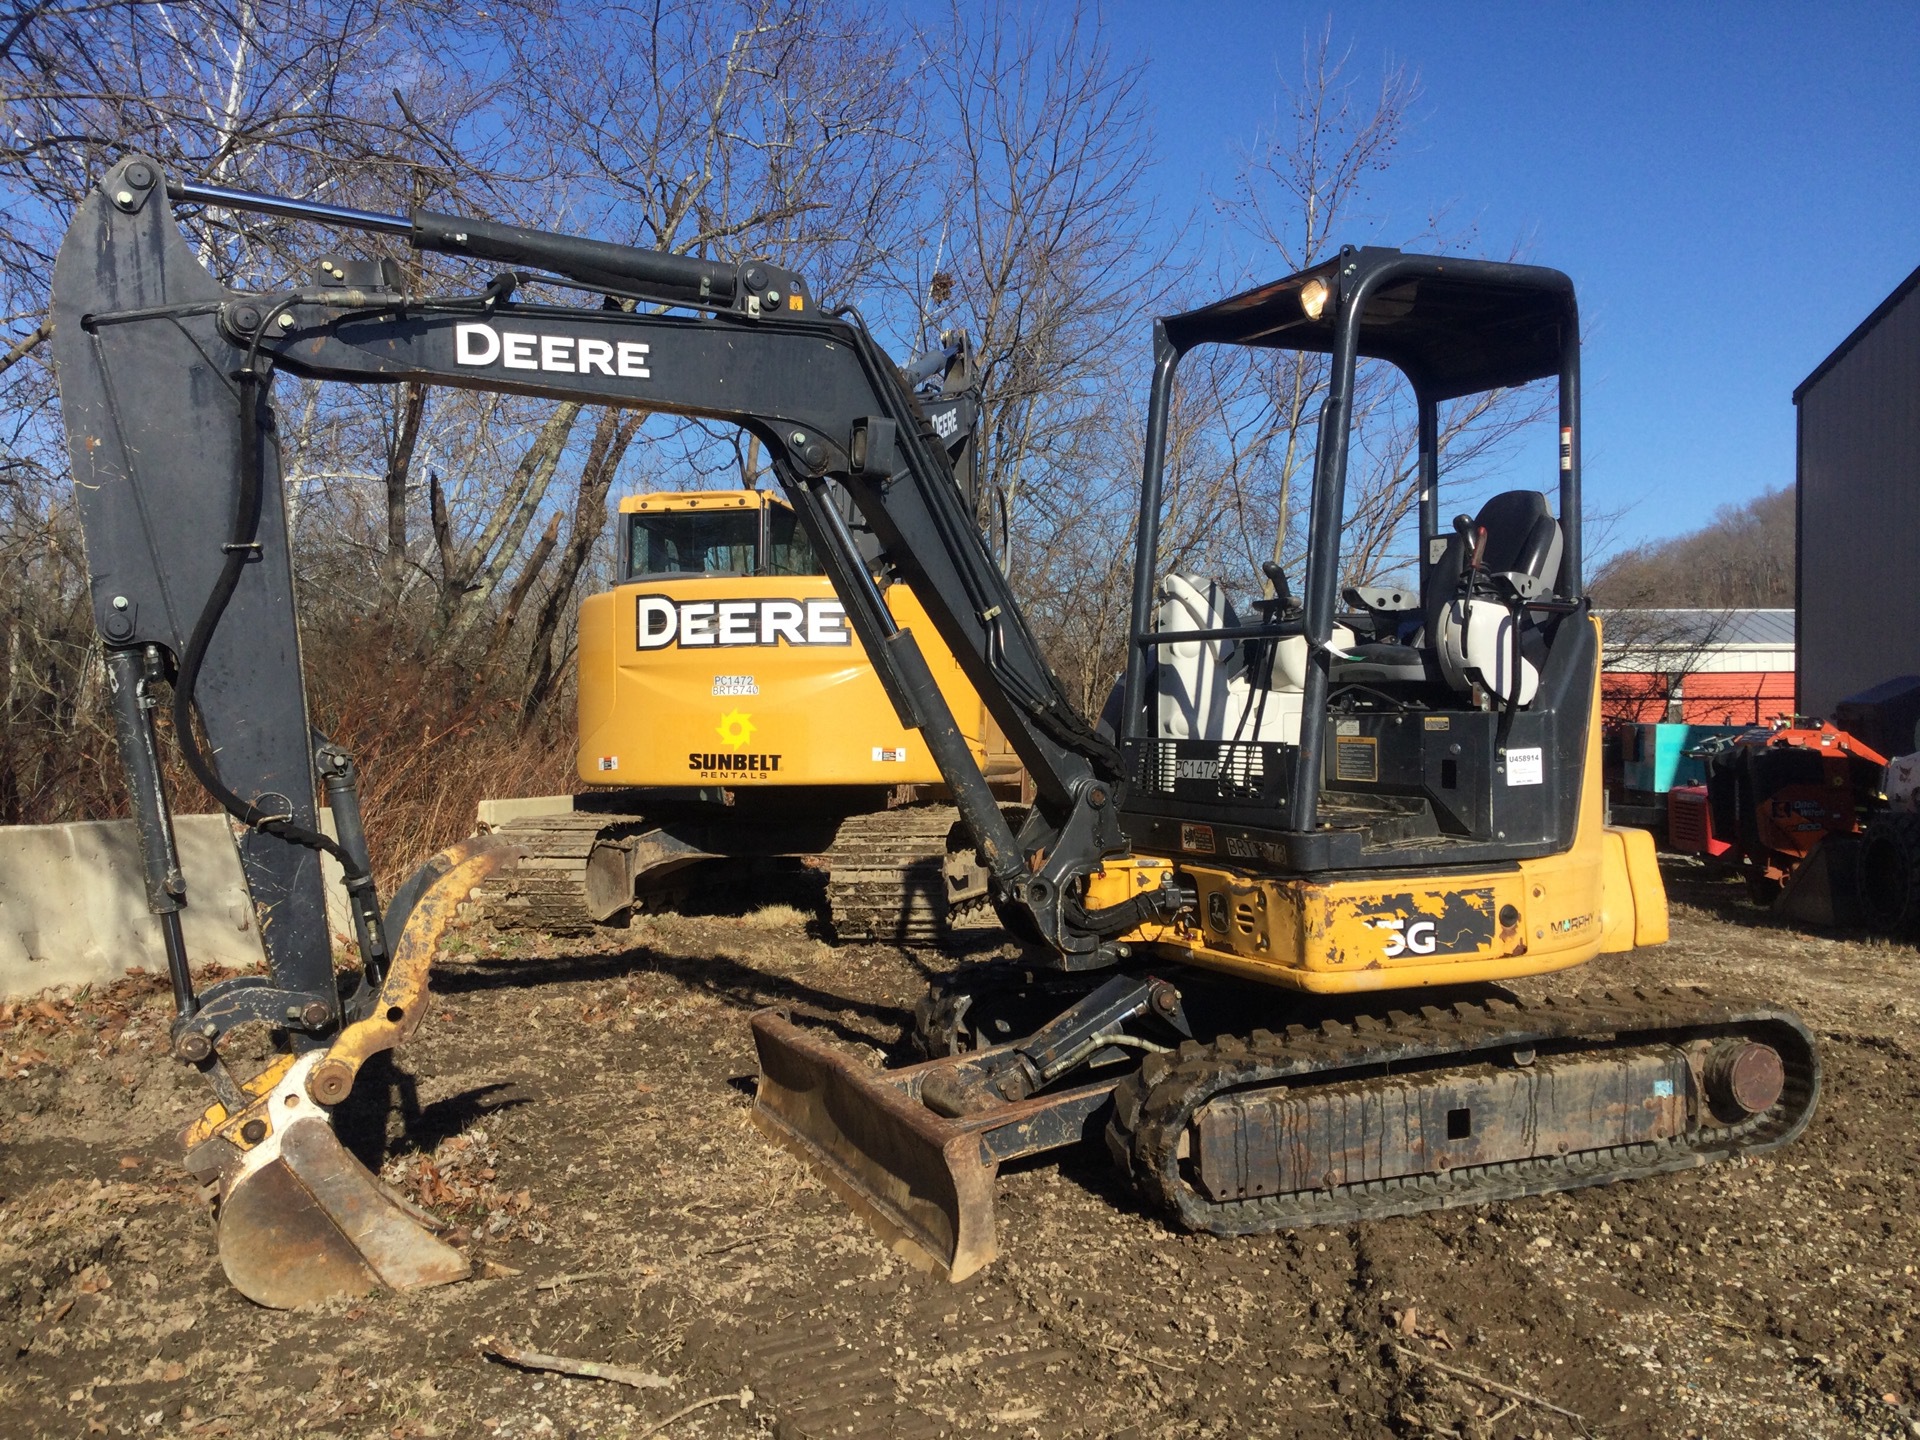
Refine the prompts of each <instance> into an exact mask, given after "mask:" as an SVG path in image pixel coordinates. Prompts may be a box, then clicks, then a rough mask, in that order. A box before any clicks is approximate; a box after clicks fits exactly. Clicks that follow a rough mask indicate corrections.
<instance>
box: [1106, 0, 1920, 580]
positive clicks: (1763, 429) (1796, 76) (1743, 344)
mask: <svg viewBox="0 0 1920 1440" xmlns="http://www.w3.org/2000/svg"><path fill="white" fill-rule="evenodd" d="M1104 14H1105V17H1106V20H1107V23H1108V27H1109V35H1110V37H1111V39H1112V41H1113V44H1114V46H1115V49H1116V52H1117V54H1118V55H1119V56H1120V57H1124V58H1141V59H1144V60H1146V62H1147V65H1148V74H1147V81H1148V93H1149V95H1150V97H1151V107H1152V114H1153V123H1154V126H1155V130H1156V132H1157V137H1158V149H1159V151H1160V154H1161V156H1162V157H1163V162H1162V164H1161V166H1160V167H1159V170H1158V172H1157V173H1158V183H1159V185H1160V187H1161V191H1162V194H1163V197H1164V200H1165V203H1166V205H1167V207H1168V209H1169V210H1170V211H1171V212H1174V213H1186V212H1188V211H1190V210H1192V209H1193V208H1194V207H1196V206H1200V205H1204V202H1205V196H1206V194H1207V191H1208V189H1209V187H1210V186H1219V187H1223V188H1224V187H1225V186H1226V185H1227V184H1228V182H1229V181H1230V178H1231V175H1232V172H1233V168H1234V164H1235V154H1236V151H1237V149H1238V148H1239V147H1242V146H1244V145H1245V144H1247V143H1248V142H1249V141H1250V140H1251V139H1252V137H1253V134H1254V132H1255V130H1256V129H1257V128H1258V127H1259V126H1261V125H1263V124H1266V123H1268V122H1269V121H1270V120H1271V117H1272V115H1273V110H1274V105H1275V101H1276V98H1277V95H1278V86H1279V81H1280V78H1281V77H1282V76H1285V77H1286V78H1288V79H1292V78H1293V77H1295V76H1297V75H1298V73H1299V68H1300V54H1301V44H1302V37H1303V35H1304V34H1305V33H1306V32H1307V31H1309V30H1312V31H1315V32H1317V31H1318V29H1319V27H1320V26H1321V25H1322V24H1323V23H1325V21H1326V19H1327V17H1328V15H1329V12H1328V11H1327V10H1326V9H1325V8H1324V7H1312V6H1296V5H1285V4H1272V3H1267V4H1255V3H1249V4H1219V5H1206V6H1198V5H1196V6H1191V7H1180V6H1170V5H1167V4H1164V3H1159V4H1156V3H1151V0H1112V3H1110V4H1108V5H1107V6H1106V7H1105V9H1104ZM1331 16H1332V20H1333V26H1334V34H1335V37H1336V40H1337V41H1338V42H1340V43H1342V44H1344V45H1346V46H1349V47H1350V49H1351V57H1350V60H1349V66H1350V73H1351V74H1353V75H1354V76H1355V77H1357V78H1359V79H1360V80H1361V82H1362V85H1363V88H1372V87H1374V86H1376V85H1377V81H1378V76H1379V74H1380V72H1381V70H1382V68H1383V66H1385V65H1386V64H1388V63H1390V62H1398V63H1402V64H1405V65H1406V66H1407V67H1408V68H1410V69H1411V70H1413V71H1415V72H1416V73H1417V74H1418V76H1419V78H1420V81H1421V86H1422V91H1423V94H1422V99H1421V101H1420V104H1419V105H1418V106H1417V107H1416V117H1417V118H1416V121H1415V124H1414V126H1413V129H1412V132H1411V134H1410V136H1409V141H1408V143H1407V144H1406V146H1405V147H1404V148H1403V149H1402V151H1401V152H1400V154H1399V157H1398V158H1397V159H1396V161H1395V163H1394V165H1393V168H1392V169H1391V170H1390V171H1389V172H1388V173H1387V174H1385V175H1384V176H1382V177H1380V180H1379V181H1378V183H1377V185H1376V186H1375V189H1374V194H1373V204H1372V205H1371V207H1370V209H1371V211H1372V212H1373V213H1372V217H1371V218H1372V220H1373V222H1374V223H1373V226H1372V228H1371V229H1370V230H1369V231H1367V232H1365V233H1357V234H1355V235H1353V236H1351V237H1350V238H1351V239H1352V240H1353V242H1354V243H1387V244H1390V243H1395V242H1396V241H1398V240H1399V239H1401V238H1402V237H1404V236H1408V235H1412V234H1414V233H1416V232H1418V230H1419V229H1420V228H1421V226H1422V224H1423V222H1424V219H1425V216H1426V215H1427V214H1428V212H1429V211H1430V210H1432V209H1433V208H1434V207H1436V206H1443V205H1444V206H1449V207H1450V208H1451V217H1450V218H1451V220H1452V221H1453V222H1455V223H1458V224H1471V225H1473V226H1474V227H1475V228H1476V229H1477V234H1478V240H1477V242H1476V243H1475V244H1474V245H1473V246H1472V247H1470V248H1471V249H1473V250H1475V251H1477V252H1478V253H1484V254H1489V255H1496V256H1500V257H1504V256H1505V254H1506V253H1507V251H1508V250H1509V249H1510V248H1511V246H1512V245H1513V244H1514V243H1515V242H1519V243H1522V244H1524V245H1525V246H1526V248H1527V252H1528V258H1530V259H1532V260H1533V261H1535V262H1537V263H1540V264H1545V265H1553V266H1556V267H1558V268H1559V269H1562V270H1565V271H1567V272H1568V273H1569V274H1571V275H1572V276H1573V278H1574V280H1575V282H1576V284H1577V285H1578V287H1579V290H1580V294H1581V304H1582V308H1583V312H1584V315H1585V319H1586V328H1587V351H1586V357H1585V369H1586V385H1585V400H1586V446H1585V449H1586V469H1587V489H1588V496H1589V500H1590V506H1591V507H1592V508H1593V509H1596V510H1623V511H1624V514H1623V515H1622V517H1621V519H1620V520H1619V522H1618V524H1617V526H1616V527H1615V530H1614V534H1613V542H1614V544H1621V543H1630V542H1632V541H1636V540H1640V539H1645V538H1657V537H1659V536H1663V535H1670V534H1676V533H1679V532H1681V531H1684V530H1688V529H1692V528H1695V527H1697V526H1699V525H1701V524H1703V523H1705V522H1706V521H1707V520H1709V519H1710V518H1711V517H1712V514H1713V511H1714V510H1715V509H1716V508H1717V507H1718V506H1720V505H1723V504H1727V503H1729V502H1737V501H1740V500H1744V499H1746V498H1748V497H1750V496H1752V495H1755V494H1758V493H1759V492H1760V491H1762V490H1765V489H1768V488H1772V487H1775V486H1779V485H1784V484H1789V483H1791V482H1792V479H1793V451H1794V412H1793V401H1792V393H1793V388H1794V386H1796V385H1797V384H1798V383H1799V382H1800V381H1801V380H1802V379H1804V378H1805V377H1806V375H1807V373H1808V372H1809V371H1811V370H1812V369H1813V367H1814V366H1815V365H1816V364H1818V363H1819V362H1820V360H1821V359H1822V358H1824V357H1825V356H1826V355H1827V353H1828V352H1829V351H1831V350H1832V349H1833V347H1834V346H1835V345H1837V344H1839V342H1840V341H1841V340H1842V339H1844V338H1845V337H1846V335H1847V334H1848V333H1849V332H1850V331H1851V330H1852V329H1853V327H1854V326H1855V325H1856V324H1858V323H1859V322H1860V320H1862V319H1863V318H1864V317H1865V316H1866V315H1867V313H1868V312H1869V311H1870V310H1871V309H1872V308H1873V307H1874V306H1875V305H1877V304H1878V303H1879V302H1880V301H1881V300H1882V299H1883V298H1885V296H1886V295H1887V294H1888V292H1889V291H1891V290H1892V289H1893V288H1894V286H1895V285H1897V284H1898V283H1899V282H1900V281H1901V280H1902V279H1904V278H1905V277H1906V276H1907V275H1908V274H1909V273H1910V272H1911V271H1912V270H1914V269H1915V267H1916V266H1920V4H1915V3H1913V0H1905V3H1896V4H1881V5H1864V4H1822V5H1818V6H1813V5H1809V6H1803V7H1789V6H1785V5H1743V6H1734V5H1597V4H1596V5H1585V6H1574V5H1549V4H1449V5H1433V4H1429V5H1413V4H1389V3H1375V4H1349V5H1345V6H1342V7H1341V8H1339V9H1337V10H1334V11H1332V12H1331ZM1276 268H1277V267H1276ZM1916 403H1920V397H1916Z"/></svg>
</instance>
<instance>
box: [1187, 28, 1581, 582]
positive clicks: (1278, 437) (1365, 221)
mask: <svg viewBox="0 0 1920 1440" xmlns="http://www.w3.org/2000/svg"><path fill="white" fill-rule="evenodd" d="M1349 67H1350V55H1349V54H1348V53H1345V52H1342V51H1340V50H1339V49H1337V47H1336V45H1335V41H1334V37H1333V29H1332V25H1331V23H1330V22H1329V23H1328V24H1326V25H1324V26H1323V27H1322V28H1321V29H1320V30H1319V31H1318V32H1317V33H1313V34H1309V36H1308V37H1307V39H1306V42H1305V45H1304V47H1303V51H1302V60H1301V66H1300V71H1299V78H1298V79H1297V80H1295V81H1291V82H1284V83H1283V86H1282V94H1281V101H1280V105H1279V107H1278V112H1277V114H1276V118H1275V121H1274V124H1273V125H1272V126H1271V127H1270V128H1268V129H1266V130H1263V131H1262V132H1261V133H1260V134H1259V135H1258V136H1256V138H1255V140H1254V143H1253V145H1252V146H1251V147H1250V149H1249V150H1248V151H1247V153H1246V155H1245V156H1244V157H1243V159H1242V163H1241V166H1240V170H1239V173H1238V175H1237V177H1236V182H1235V185H1234V187H1233V189H1232V190H1231V191H1230V192H1229V193H1228V194H1227V195H1225V196H1223V197H1221V200H1220V205H1221V208H1222V210H1223V211H1224V212H1225V214H1226V215H1227V216H1228V218H1229V219H1230V221H1231V222H1232V223H1233V224H1234V226H1235V227H1236V228H1237V229H1238V230H1239V231H1240V232H1241V233H1242V234H1243V235H1245V236H1247V237H1248V238H1250V239H1251V240H1252V241H1253V242H1254V245H1255V250H1256V254H1257V255H1258V257H1259V262H1258V269H1259V274H1258V275H1257V276H1256V277H1255V278H1258V279H1266V278H1270V276H1271V274H1272V273H1274V272H1276V271H1277V272H1280V273H1288V272H1292V271H1297V270H1302V269H1305V268H1307V267H1309V266H1311V265H1313V264H1315V263H1318V262H1319V261H1322V260H1325V259H1327V258H1329V257H1330V256H1331V255H1332V254H1333V253H1334V252H1335V250H1336V249H1337V247H1338V245H1339V244H1341V243H1343V242H1355V241H1358V242H1365V241H1368V240H1371V239H1374V238H1375V237H1376V236H1377V235H1378V234H1379V232H1380V231H1381V230H1382V229H1384V228H1385V227H1386V224H1387V222H1386V221H1385V220H1384V219H1383V217H1381V216H1378V215H1375V214H1373V213H1370V211H1369V206H1370V204H1371V198H1372V197H1371V186H1372V184H1373V182H1374V181H1375V180H1376V179H1377V177H1378V176H1379V175H1380V174H1382V173H1383V172H1385V171H1386V170H1387V169H1388V168H1389V167H1390V166H1391V164H1392V161H1393V158H1394V154H1395V152H1396V151H1397V150H1398V149H1399V147H1400V145H1401V144H1402V143H1403V141H1404V140H1405V138H1406V136H1407V134H1408V132H1409V129H1410V127H1411V125H1412V123H1413V113H1414V109H1415V106H1416V105H1417V103H1418V101H1419V98H1420V86H1419V82H1418V80H1417V78H1416V77H1415V76H1414V75H1412V74H1411V73H1410V72H1409V71H1407V70H1406V69H1405V68H1404V67H1401V66H1393V65H1390V66H1388V67H1386V68H1385V69H1384V70H1383V71H1382V73H1381V75H1380V78H1379V81H1378V83H1377V86H1374V85H1366V86H1364V87H1363V83H1362V82H1361V81H1360V80H1359V79H1357V78H1356V77H1354V76H1353V75H1352V74H1351V73H1350V68H1349ZM1443 220H1444V215H1443V212H1441V211H1438V210H1436V211H1435V212H1433V213H1431V214H1429V215H1428V216H1427V217H1425V219H1424V221H1423V223H1422V224H1421V225H1420V226H1418V227H1416V228H1415V229H1414V231H1413V232H1412V233H1410V234H1409V233H1403V234H1399V235H1397V236H1396V237H1395V241H1396V243H1399V244H1401V245H1422V246H1427V247H1431V248H1440V249H1453V248H1458V247H1459V246H1460V245H1462V244H1463V243H1466V242H1468V241H1470V239H1471V236H1470V235H1459V234H1452V233H1447V232H1446V231H1445V229H1444V227H1443ZM1196 362H1197V363H1196ZM1188 363H1189V365H1191V366H1192V367H1193V371H1194V373H1193V374H1191V375H1189V376H1188V377H1187V379H1186V383H1187V385H1188V386H1189V387H1190V388H1193V389H1195V390H1196V391H1197V393H1198V395H1199V396H1200V397H1201V399H1200V403H1201V404H1202V406H1203V407H1204V408H1206V409H1207V410H1209V411H1211V412H1212V415H1213V418H1214V425H1213V429H1212V433H1211V434H1210V435H1209V436H1208V437H1207V443H1208V445H1209V446H1210V449H1209V452H1208V453H1209V459H1210V462H1211V463H1212V464H1213V465H1214V466H1215V468H1216V470H1217V473H1218V480H1219V483H1218V504H1219V508H1220V512H1221V514H1222V517H1223V519H1225V520H1226V521H1227V522H1228V525H1229V527H1230V529H1231V531H1232V533H1233V534H1234V536H1235V538H1236V539H1237V541H1238V545H1237V551H1238V556H1237V558H1238V564H1237V565H1235V566H1234V571H1235V572H1237V573H1234V574H1231V575H1229V576H1227V577H1225V578H1228V579H1229V580H1230V582H1237V583H1239V584H1247V585H1263V584H1264V582H1262V581H1261V580H1260V579H1259V578H1258V577H1259V575H1260V564H1261V562H1263V561H1266V562H1271V563H1274V564H1277V565H1280V566H1282V567H1283V568H1287V567H1290V566H1293V565H1297V564H1298V563H1299V561H1300V560H1301V558H1302V557H1303V555H1304V544H1305V540H1304V536H1302V535H1301V534H1300V533H1299V526H1298V523H1297V522H1298V521H1299V519H1300V518H1301V517H1302V516H1303V515H1304V511H1305V501H1306V497H1305V495H1303V494H1302V490H1303V488H1304V487H1303V485H1302V483H1301V482H1302V478H1303V476H1305V475H1306V473H1307V471H1308V469H1309V467H1310V464H1311V460H1312V455H1313V445H1314V437H1315V431H1316V422H1317V419H1318V415H1319V411H1320V405H1321V402H1322V401H1323V399H1324V398H1325V394H1326V387H1327V383H1328V375H1329V370H1328V361H1327V359H1326V357H1324V356H1321V355H1317V354H1313V353H1310V352H1305V351H1279V352H1271V353H1268V352H1258V351H1256V352H1229V353H1227V354H1225V355H1202V356H1196V357H1193V359H1192V360H1190V361H1189V362H1188ZM1550 403H1551V398H1550V397H1545V396H1543V395H1539V394H1534V393H1530V392H1526V391H1522V392H1518V393H1515V392H1509V391H1493V392H1490V393H1488V394H1485V395H1478V396H1470V397H1467V398H1466V399H1464V400H1460V401H1455V402H1453V403H1451V404H1448V405H1443V406H1442V407H1441V412H1440V416H1439V443H1440V454H1441V460H1442V467H1443V472H1444V478H1446V479H1447V480H1448V481H1449V488H1450V489H1451V490H1452V491H1453V493H1455V494H1456V495H1472V494H1474V493H1475V492H1476V491H1477V489H1479V488H1480V486H1481V484H1482V482H1483V481H1484V478H1485V476H1486V475H1487V474H1488V473H1489V472H1490V471H1491V470H1493V469H1494V468H1495V467H1497V465H1498V463H1499V462H1500V461H1501V460H1503V459H1504V458H1505V457H1506V456H1507V455H1508V454H1509V453H1510V448H1511V447H1510V442H1511V441H1512V439H1513V438H1514V436H1515V435H1516V434H1517V433H1518V432H1519V431H1520V430H1521V429H1523V428H1525V427H1526V426H1527V425H1529V424H1530V423H1532V422H1533V421H1535V420H1536V419H1538V418H1539V417H1540V416H1541V415H1542V414H1544V413H1545V409H1544V407H1546V406H1547V405H1549V404H1550ZM1352 425H1353V436H1354V439H1353V444H1352V450H1351V455H1350V468H1349V473H1348V479H1347V497H1346V502H1347V503H1346V515H1345V525H1344V533H1343V536H1342V547H1341V559H1342V583H1344V584H1364V583H1368V582H1371V581H1375V580H1378V579H1381V578H1384V577H1385V576H1386V575H1388V574H1391V573H1392V572H1394V571H1396V570H1398V569H1400V568H1402V567H1404V566H1405V565H1406V564H1407V563H1408V562H1409V560H1410V559H1411V558H1412V555H1413V545H1412V543H1411V541H1412V537H1411V535H1410V525H1409V522H1410V520H1411V518H1412V517H1413V515H1414V514H1415V512H1416V510H1417V507H1418V503H1419V488H1418V474H1417V469H1416V437H1417V416H1416V413H1415V407H1414V405H1413V403H1412V396H1411V394H1410V393H1409V391H1408V389H1407V387H1406V384H1405V382H1404V380H1403V379H1402V377H1400V375H1399V374H1398V372H1397V371H1394V370H1393V369H1392V368H1391V367H1389V366H1387V365H1385V364H1384V363H1381V362H1375V361H1363V362H1362V363H1361V366H1360V369H1359V372H1358V374H1357V375H1356V377H1355V393H1354V397H1353V404H1352Z"/></svg>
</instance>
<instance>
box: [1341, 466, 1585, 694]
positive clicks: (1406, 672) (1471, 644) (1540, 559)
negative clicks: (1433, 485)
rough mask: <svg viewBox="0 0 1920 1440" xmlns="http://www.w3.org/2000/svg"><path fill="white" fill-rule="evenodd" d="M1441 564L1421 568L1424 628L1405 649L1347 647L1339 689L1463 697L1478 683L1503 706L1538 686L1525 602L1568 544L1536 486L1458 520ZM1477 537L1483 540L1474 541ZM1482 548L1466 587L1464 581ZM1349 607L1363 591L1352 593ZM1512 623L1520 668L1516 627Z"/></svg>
mask: <svg viewBox="0 0 1920 1440" xmlns="http://www.w3.org/2000/svg"><path fill="white" fill-rule="evenodd" d="M1461 520H1462V522H1464V523H1461V524H1457V525H1456V528H1455V532H1454V534H1453V536H1452V537H1451V538H1450V539H1449V540H1448V541H1447V545H1446V549H1445V550H1444V551H1443V552H1442V553H1441V556H1440V558H1439V560H1438V561H1436V562H1435V563H1434V565H1433V566H1432V568H1431V569H1430V570H1429V571H1428V572H1427V586H1426V590H1425V592H1424V593H1423V594H1422V596H1421V599H1420V609H1421V626H1420V630H1419V632H1418V635H1417V637H1416V638H1415V640H1414V642H1413V643H1412V644H1395V643H1392V642H1388V641H1374V642H1370V643H1368V644H1365V645H1355V646H1349V647H1347V654H1348V656H1349V658H1348V659H1345V660H1335V661H1334V662H1333V668H1332V671H1331V672H1330V678H1331V679H1332V681H1333V683H1334V684H1336V685H1339V684H1363V685H1369V684H1381V683H1391V682H1396V681H1412V682H1428V683H1432V682H1438V683H1442V684H1445V685H1446V686H1447V687H1448V688H1449V689H1452V690H1454V691H1457V692H1459V693H1461V694H1466V693H1468V692H1470V691H1471V690H1472V689H1473V687H1474V686H1475V685H1476V684H1477V685H1479V686H1480V688H1481V689H1482V690H1484V691H1485V692H1487V693H1488V694H1491V695H1493V696H1495V697H1497V698H1499V699H1501V700H1503V701H1507V702H1509V703H1517V704H1520V705H1525V704H1527V703H1528V702H1530V701H1531V700H1532V699H1533V696H1534V692H1535V691H1536V690H1537V689H1538V688H1539V681H1540V671H1539V667H1540V664H1541V662H1542V661H1543V660H1544V658H1545V653H1546V644H1545V637H1544V635H1543V634H1542V632H1541V631H1540V628H1539V627H1538V626H1537V625H1535V624H1534V623H1533V620H1532V618H1531V617H1530V616H1529V615H1528V614H1527V612H1526V611H1525V610H1524V609H1523V608H1520V607H1519V606H1518V605H1517V602H1518V601H1519V600H1522V599H1532V598H1534V597H1537V596H1541V595H1547V594H1551V593H1552V592H1553V591H1554V589H1555V588H1556V587H1557V586H1558V584H1559V580H1560V560H1561V556H1562V554H1563V551H1564V548H1565V542H1564V539H1563V537H1562V535H1561V533H1560V524H1559V522H1558V521H1557V520H1555V519H1554V518H1553V513H1552V511H1550V510H1549V509H1548V508H1547V498H1546V496H1544V495H1542V494H1541V493H1540V492H1539V491H1537V490H1505V491H1502V492H1501V493H1500V494H1498V495H1495V496H1493V497H1492V498H1491V499H1489V500H1488V501H1487V502H1486V503H1485V504H1484V505H1482V506H1481V507H1480V513H1479V514H1478V515H1476V516H1475V517H1474V518H1473V519H1472V520H1471V521H1466V518H1465V517H1464V516H1462V517H1461ZM1482 535H1484V536H1485V539H1484V540H1481V539H1480V537H1481V536H1482ZM1476 543H1478V544H1479V547H1480V565H1479V569H1478V572H1477V574H1476V576H1475V578H1474V583H1473V584H1472V585H1468V584H1464V583H1463V581H1465V580H1467V578H1468V571H1469V568H1470V566H1471V564H1472V560H1473V550H1474V546H1475V544H1476ZM1347 598H1348V599H1349V601H1350V602H1356V603H1360V602H1362V601H1363V598H1364V596H1363V592H1359V591H1354V590H1349V591H1348V592H1347ZM1516 624H1517V625H1518V627H1519V637H1518V639H1519V651H1520V653H1519V661H1520V663H1519V665H1518V666H1517V667H1516V666H1515V664H1514V644H1515V635H1514V627H1515V626H1516Z"/></svg>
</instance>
